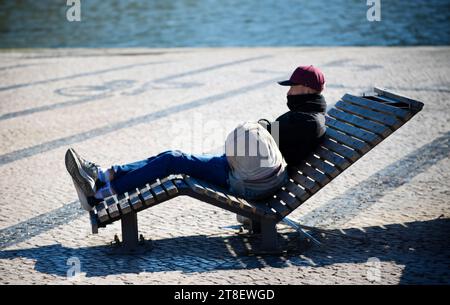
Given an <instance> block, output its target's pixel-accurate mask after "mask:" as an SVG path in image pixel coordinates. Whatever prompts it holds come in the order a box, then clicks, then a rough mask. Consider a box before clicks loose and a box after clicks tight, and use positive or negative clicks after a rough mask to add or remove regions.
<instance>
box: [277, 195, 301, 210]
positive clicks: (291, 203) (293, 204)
mask: <svg viewBox="0 0 450 305" xmlns="http://www.w3.org/2000/svg"><path fill="white" fill-rule="evenodd" d="M276 196H277V197H278V198H280V199H281V200H283V202H284V203H286V205H287V206H288V207H289V209H290V210H291V211H293V210H295V209H296V208H297V207H298V206H299V205H300V201H299V200H298V199H297V198H296V197H293V196H291V195H289V193H287V192H286V191H283V190H281V191H279V192H278V193H277V194H276Z"/></svg>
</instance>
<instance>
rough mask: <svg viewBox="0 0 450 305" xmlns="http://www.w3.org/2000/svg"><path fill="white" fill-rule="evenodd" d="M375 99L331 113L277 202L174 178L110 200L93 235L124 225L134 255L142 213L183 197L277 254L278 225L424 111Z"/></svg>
mask: <svg viewBox="0 0 450 305" xmlns="http://www.w3.org/2000/svg"><path fill="white" fill-rule="evenodd" d="M374 92H375V93H374V94H371V95H363V96H353V95H350V94H346V95H344V96H343V97H342V99H341V100H340V101H338V102H337V103H336V105H335V106H334V107H333V108H331V109H330V110H329V111H328V112H327V116H326V125H327V131H326V134H325V138H324V140H323V142H322V143H321V144H320V146H319V147H318V148H317V149H316V150H315V151H314V152H313V153H311V155H310V156H308V157H307V158H306V159H305V160H304V161H303V162H302V163H301V164H299V165H298V166H289V167H288V173H289V177H290V180H289V182H288V183H287V184H286V185H284V186H283V187H282V188H281V189H280V190H279V191H277V192H276V193H275V194H274V195H273V196H272V197H269V198H267V199H265V200H259V201H248V200H245V199H243V198H239V197H236V196H234V195H233V194H232V193H230V192H229V191H227V190H225V189H222V188H220V187H217V186H215V185H211V184H209V183H207V182H205V181H201V180H199V179H195V178H193V177H189V176H187V175H171V176H169V177H166V178H164V179H162V180H159V181H157V182H155V183H152V184H150V185H149V184H146V185H145V186H142V187H140V188H136V189H135V190H133V191H132V192H128V193H125V194H121V195H118V196H112V197H109V198H107V199H105V200H104V201H103V202H101V203H100V204H99V205H97V207H96V208H95V209H94V210H92V211H91V212H90V219H91V225H92V232H93V233H94V234H95V233H98V228H100V227H106V226H107V225H108V224H111V223H113V222H115V221H117V220H121V222H122V239H123V244H122V246H123V247H124V248H126V249H129V250H133V249H135V248H136V247H137V246H138V244H139V242H138V226H137V213H138V212H139V211H142V210H144V209H147V208H149V207H152V206H155V205H157V204H160V203H162V202H164V201H167V200H170V199H172V198H175V197H177V196H180V195H187V196H190V197H193V198H196V199H198V200H201V201H204V202H207V203H209V204H212V205H214V206H217V207H219V208H223V209H226V210H228V211H231V212H233V213H236V214H238V215H241V216H243V217H245V218H248V219H250V220H251V226H252V231H253V232H255V233H261V236H262V247H263V248H265V249H271V248H276V244H277V231H276V224H277V223H278V222H279V221H281V220H283V219H284V218H285V217H286V216H288V215H289V214H290V213H291V212H292V211H294V210H295V209H296V208H298V207H299V206H300V205H301V204H302V203H304V202H305V201H306V200H308V199H309V198H310V197H312V196H313V195H314V194H315V193H316V192H317V191H319V190H320V189H321V188H323V187H324V186H325V185H327V184H328V183H329V182H330V181H332V180H333V179H334V178H336V177H337V176H338V175H339V174H340V173H342V172H343V171H344V170H345V169H347V168H348V167H349V166H350V165H352V164H353V163H355V162H356V161H357V160H358V159H359V158H361V157H362V156H363V155H365V154H366V153H367V152H369V151H370V150H371V149H372V148H373V147H375V146H376V145H378V144H379V143H380V142H381V141H382V140H383V139H385V138H386V137H388V136H389V135H390V134H392V133H393V132H394V131H395V130H397V129H398V128H399V127H401V126H402V125H403V124H405V123H406V122H407V121H408V120H410V119H411V118H412V117H413V116H414V115H415V114H416V113H418V112H419V111H421V110H422V108H423V103H421V102H418V101H415V100H412V99H409V98H406V97H403V96H399V95H396V94H394V93H391V92H388V91H385V90H381V89H378V88H375V89H374Z"/></svg>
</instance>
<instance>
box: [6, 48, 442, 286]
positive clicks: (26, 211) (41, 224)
mask: <svg viewBox="0 0 450 305" xmlns="http://www.w3.org/2000/svg"><path fill="white" fill-rule="evenodd" d="M449 63H450V48H448V47H417V48H376V47H373V48H372V47H371V48H224V49H201V48H199V49H114V50H112V49H111V50H110V49H106V50H98V49H91V50H87V49H79V50H76V49H64V50H20V51H19V50H13V51H2V52H1V53H0V100H1V102H0V110H1V112H0V131H1V141H0V150H1V152H0V167H1V173H2V175H0V195H1V196H0V198H1V202H0V203H1V204H0V215H1V217H0V282H1V283H2V284H16V283H33V284H43V283H46V284H47V283H49V284H50V283H51V284H73V283H75V284H76V283H93V284H99V283H101V284H104V283H118V284H129V283H144V284H163V283H164V284H247V283H251V284H310V283H312V284H347V283H351V284H360V283H361V284H372V283H373V284H398V283H401V284H409V283H446V284H449V283H450V270H449V266H450V264H449V263H450V247H449V236H450V220H449V217H450V207H449V198H450V173H449V172H450V171H449V168H450V161H449V140H450V123H449V119H450V103H449V101H450V73H449V72H450V64H449ZM299 64H314V65H317V66H319V67H321V68H322V70H323V72H324V73H325V75H326V78H327V89H326V91H325V94H324V95H325V97H326V98H327V100H328V102H329V104H330V105H331V104H332V103H333V102H336V101H337V100H338V99H339V97H341V96H342V95H343V94H344V93H346V92H350V93H353V94H361V93H362V92H366V91H368V90H369V89H370V88H372V87H373V86H379V87H384V88H387V89H389V90H392V91H394V92H396V93H399V94H402V95H406V96H410V97H412V98H415V99H417V100H420V101H423V102H424V103H425V108H424V110H423V111H422V112H421V113H419V114H418V115H417V116H415V117H414V118H413V119H412V120H411V121H410V122H408V123H407V124H406V125H405V126H403V127H402V128H401V129H399V130H398V131H397V132H395V133H394V134H393V135H392V136H390V137H389V138H388V139H386V140H385V141H384V142H383V143H381V144H380V145H378V146H377V147H376V148H375V149H373V151H371V152H370V153H368V154H367V155H366V156H364V157H363V158H362V159H361V160H359V161H358V162H357V163H356V164H355V165H353V166H352V167H351V168H350V169H348V170H347V171H346V172H345V173H343V174H342V175H341V176H339V177H338V178H336V179H335V180H334V181H333V182H331V183H330V184H329V185H327V186H326V187H325V188H324V189H323V190H321V191H320V192H319V193H317V194H316V195H315V196H314V197H313V198H311V199H310V200H308V201H307V202H306V203H305V204H304V205H302V207H300V208H299V209H297V210H296V211H295V212H294V213H293V214H292V218H293V219H296V220H298V221H301V222H302V223H303V224H305V225H310V226H311V225H312V226H317V227H320V228H323V229H325V230H326V231H325V233H323V234H319V233H317V232H315V233H313V234H314V236H316V237H317V238H319V239H321V240H322V242H323V244H324V246H322V247H319V246H316V245H311V244H309V243H307V242H306V241H305V240H303V239H299V238H298V236H297V234H296V233H295V232H293V230H291V229H290V228H287V227H285V226H283V225H281V224H280V225H279V230H280V233H281V235H280V237H282V238H284V240H285V242H286V243H288V244H289V245H290V248H289V249H291V251H289V252H287V253H286V254H285V255H283V256H278V257H277V256H246V255H244V253H245V249H246V247H247V246H248V245H249V244H250V245H252V244H253V243H254V242H257V240H256V241H255V240H254V239H253V238H250V237H247V236H245V235H239V234H237V229H236V225H237V222H236V219H235V215H233V214H231V213H229V212H227V211H224V210H221V209H218V208H216V207H213V206H211V205H208V204H206V203H203V202H200V201H197V200H195V199H192V198H188V197H183V196H182V197H178V198H177V199H175V200H172V201H168V202H165V203H163V204H161V205H159V206H156V207H154V208H151V209H147V210H145V211H143V212H141V213H139V225H140V227H139V228H140V232H141V233H142V234H143V235H144V236H145V237H146V238H151V239H152V240H153V244H154V249H153V251H151V252H148V253H144V254H139V255H134V256H120V255H111V251H110V250H111V247H110V246H109V245H108V244H109V242H110V241H112V239H113V237H114V234H116V233H120V226H119V224H118V223H115V224H113V225H111V226H108V227H107V228H106V229H100V232H99V234H98V235H92V234H90V226H89V221H88V216H87V214H86V213H85V212H83V211H82V210H81V209H80V208H79V203H78V201H77V197H76V193H75V191H74V189H73V186H72V184H71V181H70V179H69V176H68V174H67V173H66V171H65V167H64V162H63V159H64V153H65V151H66V149H67V148H68V147H74V148H75V149H77V150H78V151H79V152H80V153H81V154H82V155H83V156H85V157H86V158H88V159H90V160H93V161H96V162H99V163H101V164H102V165H104V166H108V165H111V164H118V163H124V162H129V161H133V160H138V159H142V158H146V157H148V156H150V155H154V154H157V153H159V152H161V151H163V150H167V149H181V150H185V151H188V152H194V153H201V152H205V153H208V152H209V153H213V152H218V151H220V148H221V145H222V144H223V141H224V139H225V135H226V134H227V133H228V132H229V131H230V130H231V129H232V128H233V127H234V126H235V125H236V124H238V123H239V122H242V121H247V120H256V119H259V118H261V117H265V118H268V119H274V118H276V117H277V116H278V115H279V114H281V113H283V112H285V111H286V109H287V107H286V103H285V94H286V88H283V87H281V86H278V85H277V84H276V83H275V81H276V80H281V79H284V78H286V77H288V76H289V75H290V73H291V71H292V69H293V68H294V67H295V66H296V65H299ZM74 262H75V263H76V262H79V263H80V271H81V273H80V274H79V275H78V276H77V277H67V274H68V272H69V274H71V273H70V272H71V270H73V267H74V265H73V263H74ZM71 268H72V269H71Z"/></svg>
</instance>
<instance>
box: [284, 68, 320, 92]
mask: <svg viewBox="0 0 450 305" xmlns="http://www.w3.org/2000/svg"><path fill="white" fill-rule="evenodd" d="M278 83H279V84H280V85H282V86H290V87H291V88H290V89H289V91H288V92H287V95H301V94H320V93H321V92H322V91H323V89H324V86H325V77H324V75H323V73H322V71H320V69H319V68H316V67H314V66H300V67H298V68H297V69H295V71H294V72H293V73H292V75H291V78H290V79H288V80H285V81H281V82H278Z"/></svg>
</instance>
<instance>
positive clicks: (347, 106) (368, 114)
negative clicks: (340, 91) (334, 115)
mask: <svg viewBox="0 0 450 305" xmlns="http://www.w3.org/2000/svg"><path fill="white" fill-rule="evenodd" d="M335 107H336V108H338V109H340V110H342V111H345V112H348V113H352V114H356V115H359V116H361V117H363V118H366V119H367V120H372V121H375V122H379V123H381V124H383V125H386V126H389V127H391V128H392V129H394V130H395V129H397V128H398V127H400V126H401V125H402V122H401V121H400V120H398V119H397V118H396V117H394V116H392V115H389V114H385V113H381V112H375V111H372V110H370V109H367V108H362V107H359V106H356V105H354V104H351V103H348V102H344V101H339V102H337V103H336V105H335Z"/></svg>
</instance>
